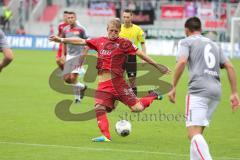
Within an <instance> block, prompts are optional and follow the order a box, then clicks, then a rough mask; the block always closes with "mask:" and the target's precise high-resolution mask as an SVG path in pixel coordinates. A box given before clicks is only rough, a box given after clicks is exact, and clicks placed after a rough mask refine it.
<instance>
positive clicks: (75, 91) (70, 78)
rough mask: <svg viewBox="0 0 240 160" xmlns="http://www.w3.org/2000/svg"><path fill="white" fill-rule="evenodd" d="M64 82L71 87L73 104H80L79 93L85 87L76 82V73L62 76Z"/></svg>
mask: <svg viewBox="0 0 240 160" xmlns="http://www.w3.org/2000/svg"><path fill="white" fill-rule="evenodd" d="M64 81H65V82H66V83H68V84H71V85H72V86H73V94H74V97H75V103H79V102H81V91H82V90H84V91H85V90H86V85H84V84H82V83H80V82H79V81H78V73H70V74H66V75H64Z"/></svg>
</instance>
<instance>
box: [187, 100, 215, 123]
mask: <svg viewBox="0 0 240 160" xmlns="http://www.w3.org/2000/svg"><path fill="white" fill-rule="evenodd" d="M218 103H219V101H217V100H213V99H209V98H206V97H199V96H194V95H187V96H186V113H185V116H186V126H187V127H189V126H206V127H207V126H209V123H210V121H211V118H212V114H213V112H214V111H215V109H216V108H217V105H218Z"/></svg>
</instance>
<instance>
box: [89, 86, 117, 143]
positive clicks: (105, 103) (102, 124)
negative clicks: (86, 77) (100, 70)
mask: <svg viewBox="0 0 240 160" xmlns="http://www.w3.org/2000/svg"><path fill="white" fill-rule="evenodd" d="M105 87H106V84H104V83H102V84H99V86H98V90H97V91H96V94H95V112H96V118H97V122H98V127H99V129H100V131H101V133H102V136H100V137H97V138H93V139H92V141H94V142H106V141H110V140H111V135H110V132H109V122H108V118H107V112H111V111H112V110H113V109H114V108H115V106H114V102H115V97H114V95H113V94H112V93H110V92H106V91H101V88H105Z"/></svg>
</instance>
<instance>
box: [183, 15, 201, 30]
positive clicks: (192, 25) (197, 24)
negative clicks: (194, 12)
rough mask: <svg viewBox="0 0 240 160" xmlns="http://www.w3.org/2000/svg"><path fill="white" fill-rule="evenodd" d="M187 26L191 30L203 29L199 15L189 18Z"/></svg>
mask: <svg viewBox="0 0 240 160" xmlns="http://www.w3.org/2000/svg"><path fill="white" fill-rule="evenodd" d="M185 28H188V29H189V30H190V31H191V32H193V31H201V29H202V27H201V21H200V19H199V18H198V17H191V18H188V19H187V21H186V22H185Z"/></svg>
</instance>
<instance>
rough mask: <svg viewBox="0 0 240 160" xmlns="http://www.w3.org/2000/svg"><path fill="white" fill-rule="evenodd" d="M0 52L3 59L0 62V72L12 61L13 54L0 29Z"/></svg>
mask: <svg viewBox="0 0 240 160" xmlns="http://www.w3.org/2000/svg"><path fill="white" fill-rule="evenodd" d="M0 51H1V52H3V55H4V58H3V60H2V61H0V72H1V71H2V69H3V68H4V67H6V66H7V65H8V64H9V63H10V62H11V61H12V60H13V53H12V50H11V49H10V47H9V45H8V43H7V39H6V37H5V34H4V33H3V31H2V30H1V29H0Z"/></svg>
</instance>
